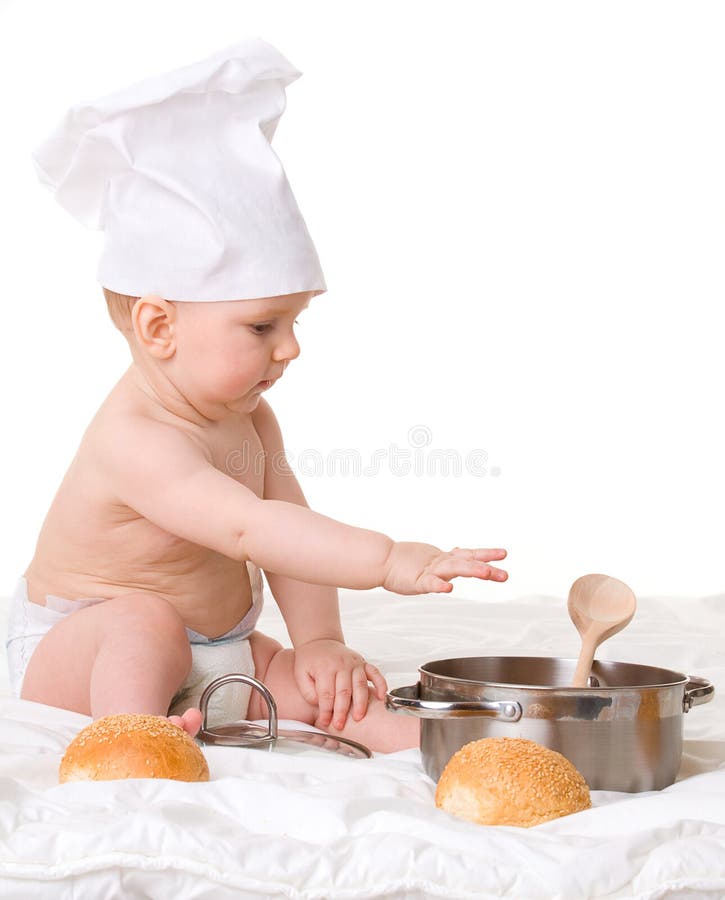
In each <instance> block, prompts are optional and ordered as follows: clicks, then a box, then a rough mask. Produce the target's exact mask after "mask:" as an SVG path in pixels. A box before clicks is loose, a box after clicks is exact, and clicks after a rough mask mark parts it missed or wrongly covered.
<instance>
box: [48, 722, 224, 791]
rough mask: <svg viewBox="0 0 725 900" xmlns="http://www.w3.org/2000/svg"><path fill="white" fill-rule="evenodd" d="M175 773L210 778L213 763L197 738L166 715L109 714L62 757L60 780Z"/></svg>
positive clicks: (177, 778)
mask: <svg viewBox="0 0 725 900" xmlns="http://www.w3.org/2000/svg"><path fill="white" fill-rule="evenodd" d="M116 778H171V779H173V780H175V781H209V767H208V766H207V764H206V759H205V758H204V754H203V753H202V752H201V750H200V749H199V747H198V746H197V744H196V742H195V741H194V740H193V738H191V737H189V735H188V734H187V733H186V732H185V731H184V730H183V729H182V728H179V726H178V725H174V723H173V722H170V721H169V720H168V719H165V718H164V717H163V716H147V715H137V714H130V713H123V714H120V715H116V716H104V717H103V718H102V719H97V720H96V721H95V722H92V723H91V724H90V725H88V726H87V727H86V728H84V729H83V730H82V731H80V732H78V734H77V735H76V736H75V738H74V739H73V740H72V741H71V742H70V744H69V745H68V748H67V749H66V751H65V755H64V756H63V759H62V760H61V762H60V772H59V780H60V783H61V784H64V783H65V782H66V781H110V780H113V779H116Z"/></svg>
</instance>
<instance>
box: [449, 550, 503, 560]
mask: <svg viewBox="0 0 725 900" xmlns="http://www.w3.org/2000/svg"><path fill="white" fill-rule="evenodd" d="M451 553H453V554H455V555H456V556H464V557H466V559H478V560H480V561H482V562H492V561H493V560H498V559H505V558H506V551H505V550H501V549H499V550H489V549H486V548H485V547H477V548H475V549H473V550H471V549H468V548H466V547H454V548H453V549H452V550H451Z"/></svg>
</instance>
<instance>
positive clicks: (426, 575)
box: [382, 541, 508, 594]
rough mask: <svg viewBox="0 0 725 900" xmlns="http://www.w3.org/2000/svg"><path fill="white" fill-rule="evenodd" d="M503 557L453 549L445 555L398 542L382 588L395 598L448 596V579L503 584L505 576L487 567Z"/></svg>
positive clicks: (493, 552)
mask: <svg viewBox="0 0 725 900" xmlns="http://www.w3.org/2000/svg"><path fill="white" fill-rule="evenodd" d="M505 556H506V551H505V550H486V549H483V548H478V549H475V550H470V549H465V548H462V547H454V548H453V550H451V551H450V552H449V553H446V552H445V551H443V550H441V549H440V548H438V547H434V546H433V545H432V544H418V543H409V542H403V541H398V542H396V543H395V544H393V549H392V550H391V551H390V555H389V556H388V560H387V565H386V571H385V579H384V581H383V585H382V586H383V587H384V588H385V589H386V590H388V591H393V592H394V593H396V594H426V593H450V592H451V591H452V590H453V585H452V584H451V583H450V579H451V578H457V577H459V576H465V577H467V578H482V579H490V580H492V581H506V579H507V578H508V573H507V572H505V571H504V570H503V569H498V568H496V566H490V565H489V563H490V562H492V561H493V560H500V559H504V558H505Z"/></svg>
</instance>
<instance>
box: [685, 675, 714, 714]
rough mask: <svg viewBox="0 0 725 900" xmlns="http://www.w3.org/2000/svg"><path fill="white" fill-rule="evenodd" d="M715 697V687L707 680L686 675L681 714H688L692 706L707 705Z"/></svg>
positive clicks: (697, 676)
mask: <svg viewBox="0 0 725 900" xmlns="http://www.w3.org/2000/svg"><path fill="white" fill-rule="evenodd" d="M714 695H715V686H714V685H713V683H712V682H711V681H708V680H707V678H700V676H699V675H688V676H687V684H686V685H685V695H684V697H683V698H682V710H683V712H689V711H690V710H691V709H692V707H693V706H699V705H700V704H701V703H709V702H710V701H711V700H712V698H713V697H714Z"/></svg>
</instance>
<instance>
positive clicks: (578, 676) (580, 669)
mask: <svg viewBox="0 0 725 900" xmlns="http://www.w3.org/2000/svg"><path fill="white" fill-rule="evenodd" d="M598 643H599V642H598V641H597V639H596V635H594V634H592V633H591V632H587V633H586V634H585V635H584V636H583V637H582V648H581V650H580V651H579V659H578V660H577V664H576V669H575V670H574V678H573V679H572V684H571V686H572V687H575V688H583V687H586V686H587V681H588V680H589V674H590V673H591V671H592V663H593V662H594V652H595V650H596V649H597V645H598Z"/></svg>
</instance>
